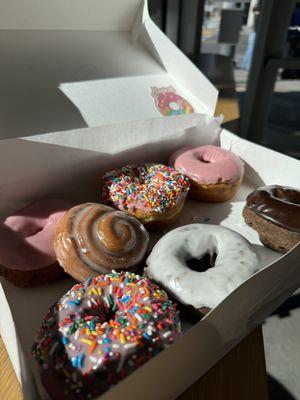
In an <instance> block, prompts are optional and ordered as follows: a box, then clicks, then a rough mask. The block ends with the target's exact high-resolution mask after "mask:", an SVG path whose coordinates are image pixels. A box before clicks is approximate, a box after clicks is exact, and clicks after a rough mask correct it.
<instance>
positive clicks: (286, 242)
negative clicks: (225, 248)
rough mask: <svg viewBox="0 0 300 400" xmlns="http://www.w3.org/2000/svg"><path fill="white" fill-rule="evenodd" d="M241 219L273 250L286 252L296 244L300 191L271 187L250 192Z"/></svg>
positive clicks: (299, 230)
mask: <svg viewBox="0 0 300 400" xmlns="http://www.w3.org/2000/svg"><path fill="white" fill-rule="evenodd" d="M243 216H244V219H245V222H246V223H247V224H248V225H250V226H251V227H252V228H253V229H255V230H256V231H257V232H258V234H259V238H260V240H261V241H262V242H263V243H264V244H265V245H266V246H269V247H271V248H272V249H273V250H276V251H280V252H286V251H289V250H290V249H291V248H292V247H294V246H295V245H296V244H297V243H299V242H300V191H299V190H297V189H295V188H291V187H286V186H278V185H272V186H264V187H260V188H258V189H256V190H254V191H253V192H252V193H250V194H249V195H248V197H247V200H246V206H245V208H244V211H243Z"/></svg>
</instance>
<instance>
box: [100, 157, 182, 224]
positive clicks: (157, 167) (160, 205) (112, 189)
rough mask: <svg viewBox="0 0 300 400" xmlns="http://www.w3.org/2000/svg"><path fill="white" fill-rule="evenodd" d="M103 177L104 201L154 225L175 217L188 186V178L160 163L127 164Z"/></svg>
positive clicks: (167, 221) (170, 220)
mask: <svg viewBox="0 0 300 400" xmlns="http://www.w3.org/2000/svg"><path fill="white" fill-rule="evenodd" d="M103 181H104V184H103V189H102V199H103V201H104V202H105V203H107V204H108V205H113V206H115V207H117V208H119V209H120V210H122V211H127V212H128V213H130V214H132V215H133V216H135V217H136V218H138V219H139V220H140V221H141V222H142V223H143V224H144V225H145V226H146V227H150V228H155V229H156V228H161V227H164V226H166V225H168V224H170V223H172V222H173V221H174V220H175V219H176V218H177V216H178V215H179V213H180V211H181V209H182V208H183V205H184V201H185V198H186V195H187V192H188V190H189V180H188V178H187V177H186V176H185V175H183V174H182V173H181V172H179V171H176V170H175V169H174V168H172V167H168V166H166V165H163V164H151V163H148V164H147V163H146V164H136V165H126V166H124V167H122V168H121V169H115V170H113V171H110V172H107V173H106V174H105V175H104V177H103Z"/></svg>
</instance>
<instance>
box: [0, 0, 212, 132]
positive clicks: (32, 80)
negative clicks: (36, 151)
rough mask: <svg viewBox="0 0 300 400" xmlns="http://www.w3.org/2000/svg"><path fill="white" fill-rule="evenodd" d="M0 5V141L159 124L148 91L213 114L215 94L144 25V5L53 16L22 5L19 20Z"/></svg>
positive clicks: (94, 6)
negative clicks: (150, 121)
mask: <svg viewBox="0 0 300 400" xmlns="http://www.w3.org/2000/svg"><path fill="white" fill-rule="evenodd" d="M4 3H5V4H4V5H5V7H3V9H4V13H1V16H0V32H1V35H0V52H1V60H0V85H1V96H0V121H1V122H0V137H1V138H13V137H25V136H29V135H35V134H42V133H49V132H56V131H67V130H72V129H82V128H90V127H96V126H101V125H105V124H112V123H118V122H125V121H131V120H136V119H138V120H141V119H145V118H155V117H161V116H162V115H161V114H160V112H159V110H158V109H157V108H156V106H155V99H154V97H153V96H152V95H151V88H152V87H156V88H162V87H164V88H166V87H170V86H171V87H172V88H174V90H176V93H177V94H179V95H181V96H182V97H183V98H184V99H185V100H187V101H188V102H189V103H190V104H191V105H192V107H193V109H194V111H195V112H203V113H206V114H212V113H213V111H214V105H215V101H216V94H217V91H216V90H215V89H214V88H213V86H212V85H211V84H210V83H209V82H208V81H207V80H206V78H204V77H203V76H202V74H201V73H200V72H199V71H198V70H196V68H195V67H194V66H193V65H192V64H191V63H190V62H189V61H188V60H186V59H184V57H182V55H181V54H180V52H179V50H178V49H176V48H175V46H174V45H173V44H172V43H171V42H170V41H169V40H168V39H167V38H166V37H165V36H164V35H163V34H162V33H161V32H160V31H159V29H158V28H157V27H156V26H155V25H154V24H153V22H152V21H151V20H149V16H148V14H147V10H146V8H145V6H144V4H143V2H141V1H137V0H135V1H134V0H126V1H125V2H124V3H123V2H122V6H121V7H120V5H119V3H118V12H117V13H116V12H113V11H114V10H115V8H114V7H116V6H117V5H116V0H114V1H113V2H110V3H109V5H107V3H106V2H104V1H103V0H101V1H99V2H95V1H90V7H91V8H90V9H89V8H85V11H84V10H83V3H84V2H82V1H81V2H80V1H76V2H75V6H74V7H73V6H72V7H70V8H68V6H70V4H69V3H70V2H69V1H67V0H64V1H62V2H61V6H58V5H57V9H55V7H54V6H53V2H51V7H50V3H49V5H39V6H37V4H36V2H35V1H30V0H26V3H28V4H27V6H28V9H26V8H25V9H26V12H25V14H24V15H23V12H22V15H20V13H18V12H17V11H16V10H17V9H18V8H17V3H16V1H12V2H9V1H4ZM55 3H58V2H55ZM126 4H127V6H128V7H125V5H126ZM36 8H37V9H36ZM104 8H105V13H103V9H104ZM55 10H56V13H55V15H53V18H54V19H53V20H52V19H50V18H49V14H51V13H54V11H55ZM87 10H88V12H87ZM91 10H93V12H91ZM30 12H31V13H32V14H30ZM80 12H81V13H82V16H81V15H80ZM34 14H36V18H37V19H33V17H32V15H34ZM30 16H31V20H30ZM89 16H90V17H91V18H92V16H93V18H95V21H94V23H93V22H91V21H89ZM95 16H97V18H96V17H95ZM85 19H87V21H89V23H90V25H88V24H87V22H84V21H85ZM29 20H30V22H29ZM47 21H48V23H47ZM50 22H51V24H52V25H49V24H50ZM85 24H86V25H85ZM75 26H76V27H77V28H76V29H75V28H74V27H75ZM108 27H109V30H108ZM182 58H183V61H182ZM195 70H196V73H197V76H196V78H197V79H196V81H195V79H194V76H193V74H195ZM204 89H206V90H204ZM16 116H17V118H16Z"/></svg>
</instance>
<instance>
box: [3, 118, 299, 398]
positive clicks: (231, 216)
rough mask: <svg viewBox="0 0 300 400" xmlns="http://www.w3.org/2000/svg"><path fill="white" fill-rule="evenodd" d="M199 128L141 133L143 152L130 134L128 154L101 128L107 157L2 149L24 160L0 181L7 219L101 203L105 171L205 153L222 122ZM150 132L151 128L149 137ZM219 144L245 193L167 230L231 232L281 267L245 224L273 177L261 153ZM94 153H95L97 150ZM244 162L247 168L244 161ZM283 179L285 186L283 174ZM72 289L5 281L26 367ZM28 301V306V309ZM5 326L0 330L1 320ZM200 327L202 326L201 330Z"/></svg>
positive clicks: (25, 144)
mask: <svg viewBox="0 0 300 400" xmlns="http://www.w3.org/2000/svg"><path fill="white" fill-rule="evenodd" d="M194 118H195V116H194ZM182 119H185V117H177V118H176V117H174V119H173V118H172V119H168V122H169V121H171V122H172V123H174V124H175V125H176V123H177V121H178V120H179V121H180V120H182ZM164 121H166V122H167V120H166V119H164ZM200 121H202V123H199V121H198V124H197V125H196V126H194V127H191V128H190V129H187V130H183V131H179V132H176V130H175V129H174V126H169V127H168V128H169V129H166V127H165V126H164V127H161V129H162V131H159V132H158V137H157V138H156V139H155V138H153V142H152V143H151V142H150V143H149V139H147V138H149V136H148V135H147V132H145V131H144V136H143V137H144V142H143V141H142V142H141V143H140V145H138V144H135V137H131V136H130V137H129V136H128V132H125V136H126V135H127V140H128V142H127V143H126V146H124V143H119V141H118V137H119V135H118V133H117V131H118V130H116V131H111V129H109V128H107V127H103V128H101V129H102V135H103V136H102V138H103V139H102V140H103V141H102V144H101V145H99V148H100V149H102V152H97V151H91V150H87V149H83V148H80V149H78V148H71V147H66V146H64V147H63V146H59V145H57V144H53V143H41V142H34V141H33V139H31V140H24V139H12V140H3V141H2V142H1V144H2V146H1V153H2V154H1V157H2V155H3V158H2V159H3V161H4V163H9V162H10V161H9V158H8V157H5V154H11V150H12V149H14V151H15V153H17V154H18V153H22V154H23V155H24V157H22V158H21V159H20V162H19V163H16V165H15V166H14V167H13V168H12V169H11V170H10V172H9V173H8V174H6V175H5V176H4V175H3V177H2V178H5V179H6V183H5V182H4V181H2V184H3V185H4V186H5V188H6V190H5V195H4V192H2V199H1V200H2V201H1V209H2V216H5V215H7V214H8V213H9V212H11V211H13V210H15V209H17V208H19V207H20V206H21V205H23V204H24V203H27V202H29V201H33V200H35V199H39V198H43V197H46V198H47V197H51V196H55V197H59V196H68V198H70V199H71V200H73V201H74V202H81V201H92V200H93V201H100V192H101V188H100V176H101V174H102V173H103V172H104V171H105V170H107V169H109V168H113V167H115V166H119V165H122V164H124V163H130V162H138V161H147V160H148V161H150V160H155V161H161V162H167V160H168V158H169V156H170V154H171V153H172V152H173V151H174V150H175V149H177V148H178V147H180V146H183V145H186V144H193V145H202V144H207V143H211V142H212V141H213V139H216V137H214V132H219V126H218V123H217V121H216V120H214V119H211V120H210V123H209V122H208V120H207V119H206V120H203V118H200ZM194 123H195V121H194ZM120 126H122V129H124V128H126V125H125V126H124V124H122V125H120ZM110 128H111V127H110ZM129 128H130V126H129ZM129 128H128V129H129ZM131 128H132V127H131ZM150 128H151V125H150V127H148V129H150ZM107 129H108V131H107ZM137 129H138V128H137ZM108 132H110V133H109V136H107V135H108ZM129 132H130V130H129ZM164 134H165V135H166V137H165V136H164ZM97 135H98V130H97ZM44 137H45V136H43V138H44ZM105 137H109V139H110V140H109V141H105V140H104V138H105ZM159 137H160V139H159ZM219 142H220V143H221V145H222V146H224V147H225V148H231V149H232V150H233V151H234V152H235V153H237V154H239V155H240V156H241V157H242V159H243V160H244V161H246V165H245V167H246V175H245V179H244V182H243V185H242V187H241V188H240V190H239V191H238V193H237V195H236V196H235V198H233V200H232V201H230V202H227V203H220V204H204V203H200V202H197V201H194V200H188V202H187V204H186V206H185V208H184V212H183V214H182V216H181V217H180V218H179V220H178V221H177V222H176V224H174V225H173V226H171V227H170V228H169V229H173V228H174V227H176V226H181V225H185V224H189V223H213V224H221V225H223V226H227V227H231V228H234V229H235V230H237V231H239V232H240V233H241V234H243V235H244V236H245V237H246V238H248V240H250V242H252V244H253V245H254V246H255V248H256V250H257V252H258V254H259V256H260V258H261V267H262V268H263V267H265V266H267V265H269V264H270V263H273V262H274V261H276V260H278V259H279V258H280V257H281V255H280V254H278V253H276V252H273V251H271V250H269V249H267V248H266V247H264V246H262V245H261V243H260V241H259V239H258V236H257V234H256V232H255V231H253V230H252V229H251V228H250V227H248V226H247V225H246V224H245V223H244V222H243V219H242V216H241V213H242V209H243V205H244V199H245V197H246V195H247V194H248V193H249V192H250V191H251V190H253V188H255V187H256V186H258V185H261V184H264V183H266V184H268V183H272V181H271V180H272V177H271V175H270V174H268V173H267V172H263V173H256V172H255V159H256V154H255V151H260V148H259V147H258V146H255V145H252V148H251V145H250V144H248V147H247V146H245V145H243V144H244V141H241V140H240V139H238V138H237V137H236V136H234V135H232V134H230V133H228V132H224V131H222V132H221V135H220V138H219ZM95 147H96V148H97V145H96V146H95ZM112 149H114V151H111V150H112ZM251 150H252V151H251ZM105 151H107V153H105ZM249 151H250V153H249ZM33 154H34V155H35V156H34V157H30V155H33ZM54 154H55V157H56V160H57V162H56V164H55V166H54V167H53V168H52V169H51V168H50V169H49V165H48V164H47V162H46V163H44V161H45V157H51V156H53V155H54ZM248 154H251V156H250V157H248ZM275 154H276V155H277V157H278V160H280V158H281V157H283V158H284V159H285V160H286V159H287V157H285V156H281V155H279V154H277V153H275ZM247 157H248V160H246V159H247ZM288 160H289V162H290V164H289V168H292V167H293V166H294V165H295V166H296V164H295V163H294V160H290V159H288ZM278 177H279V178H278V179H279V181H280V179H281V178H280V174H279V175H278ZM24 178H25V180H24ZM26 179H27V181H26ZM282 179H283V178H282ZM292 180H295V176H294V177H293V176H291V181H292ZM278 183H280V182H278ZM22 195H23V198H22ZM169 229H168V230H169ZM164 233H166V230H165V231H163V232H158V233H155V234H153V235H152V236H151V245H153V244H154V243H155V242H156V240H158V239H159V237H160V236H161V235H163V234H164ZM251 279H253V278H250V280H251ZM73 283H74V281H73V280H72V279H71V278H66V279H63V280H61V281H59V282H57V283H55V284H52V285H45V286H43V290H42V291H41V288H40V287H36V288H23V289H22V288H16V287H15V286H14V285H12V284H10V283H9V282H7V281H6V280H5V279H1V285H2V289H3V294H4V296H5V297H4V299H5V301H7V304H8V306H9V308H8V311H9V312H11V317H12V319H13V324H14V327H15V329H16V334H17V337H18V340H19V357H20V355H22V354H23V352H24V354H25V357H24V359H25V361H24V362H25V363H28V362H29V364H32V360H31V357H30V348H31V345H32V341H33V338H34V335H35V332H36V330H37V329H38V327H39V325H40V323H41V320H42V318H43V316H44V315H45V313H46V311H47V308H48V307H49V306H50V305H51V304H52V303H53V302H54V301H55V300H56V299H58V298H59V297H60V296H61V295H62V294H63V293H65V292H66V291H67V290H68V289H69V288H70V286H71V285H72V284H73ZM24 299H26V301H25V300H24ZM222 304H223V303H222ZM222 304H221V305H220V306H218V307H217V308H216V309H214V310H213V312H212V313H211V314H210V315H209V316H208V317H206V318H205V319H204V321H206V320H207V318H209V317H210V316H211V315H212V316H214V315H215V312H217V311H218V309H219V308H220V307H222ZM28 310H30V311H28ZM182 321H183V328H184V331H185V332H187V334H188V335H189V334H190V331H191V330H190V328H191V327H192V326H193V324H194V323H193V322H192V321H191V320H189V319H186V318H185V317H182ZM201 323H203V322H200V324H201ZM1 324H3V320H2V322H1ZM195 326H199V323H197V324H196V325H195ZM225 327H226V323H225ZM225 327H223V329H225V332H227V334H228V335H229V336H230V335H232V334H234V335H238V334H241V333H236V332H232V330H230V329H231V328H230V329H229V331H227V330H228V327H226V328H225ZM1 329H2V330H3V329H4V330H5V329H6V328H5V326H2V327H1ZM226 329H227V330H226ZM228 332H229V333H228ZM225 337H226V335H225ZM4 340H5V342H6V343H7V341H8V342H10V338H7V337H4ZM9 344H10V345H9ZM176 346H177V344H175V345H174V347H176ZM10 347H11V343H8V348H10ZM15 356H16V355H15ZM15 364H16V365H15V367H16V370H17V372H18V371H19V378H20V379H21V380H22V382H23V375H24V371H26V374H27V375H28V374H30V369H28V368H25V367H23V369H22V368H21V370H20V368H19V366H18V362H16V360H15ZM31 367H32V368H31V370H32V371H33V373H34V374H36V368H35V366H34V365H32V366H31ZM23 370H24V371H23ZM20 374H21V376H20ZM31 382H32V381H31ZM121 384H123V383H121ZM109 393H110V392H109ZM109 393H108V394H109Z"/></svg>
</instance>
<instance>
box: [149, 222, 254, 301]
mask: <svg viewBox="0 0 300 400" xmlns="http://www.w3.org/2000/svg"><path fill="white" fill-rule="evenodd" d="M207 253H210V254H213V253H217V258H216V261H215V266H214V267H212V268H209V269H208V270H207V271H205V272H197V271H193V270H191V269H190V268H189V267H188V266H187V264H186V262H185V260H188V259H192V258H195V259H200V258H201V257H202V256H204V255H205V254H207ZM146 264H147V266H148V268H147V269H146V272H147V275H148V276H149V278H151V279H153V280H154V281H155V282H157V283H158V284H160V285H161V286H163V287H164V288H165V289H166V290H167V291H168V292H170V293H171V294H172V295H173V296H174V297H175V298H177V300H178V301H180V302H181V303H183V304H186V305H192V306H193V307H195V308H200V307H210V308H213V307H215V306H217V305H218V304H219V303H220V302H221V301H222V300H224V298H225V297H227V296H228V294H229V293H231V292H232V291H233V290H234V289H235V288H237V287H238V286H239V285H240V284H241V283H242V282H244V281H245V280H246V279H248V278H249V277H250V276H251V275H253V274H254V273H255V272H256V271H258V257H257V254H256V253H255V251H254V249H253V248H252V246H251V244H250V243H249V242H248V241H247V240H246V239H245V238H244V237H243V236H241V235H240V234H239V233H237V232H234V231H232V230H231V229H228V228H224V227H222V226H217V225H209V224H192V225H186V226H182V227H180V228H177V229H174V230H173V231H171V232H169V233H167V234H166V235H165V236H163V237H162V238H161V239H160V240H159V241H158V242H157V244H156V245H155V246H154V248H153V250H152V252H151V254H150V256H149V257H148V259H147V261H146Z"/></svg>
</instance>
